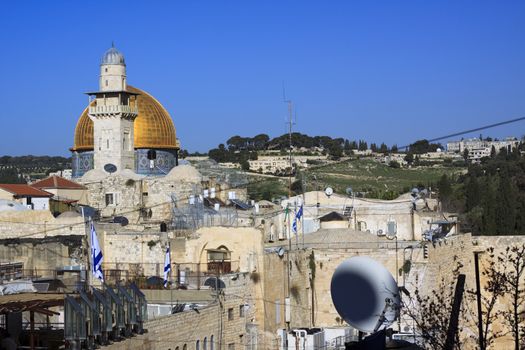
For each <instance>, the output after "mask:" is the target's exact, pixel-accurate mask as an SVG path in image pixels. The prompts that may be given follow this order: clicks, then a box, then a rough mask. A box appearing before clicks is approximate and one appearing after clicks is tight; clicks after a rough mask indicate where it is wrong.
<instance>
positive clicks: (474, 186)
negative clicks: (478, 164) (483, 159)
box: [465, 176, 481, 212]
mask: <svg viewBox="0 0 525 350" xmlns="http://www.w3.org/2000/svg"><path fill="white" fill-rule="evenodd" d="M480 204H481V188H480V187H479V182H478V178H477V177H476V176H469V177H468V180H467V184H466V186H465V210H466V211H467V212H468V211H471V210H472V209H474V208H475V207H477V206H478V205H480Z"/></svg>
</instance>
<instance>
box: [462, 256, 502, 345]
mask: <svg viewBox="0 0 525 350" xmlns="http://www.w3.org/2000/svg"><path fill="white" fill-rule="evenodd" d="M486 254H487V255H488V259H484V261H486V263H485V264H484V265H483V266H482V269H481V276H483V280H484V281H485V283H484V284H483V286H482V287H481V288H482V290H481V293H480V302H481V315H482V322H483V323H482V329H483V339H482V340H483V344H484V346H485V348H490V347H491V346H492V345H493V344H494V341H495V340H496V339H497V338H499V337H500V336H502V335H504V334H503V332H501V331H495V330H494V329H493V327H492V326H493V325H494V323H495V322H498V318H499V317H500V316H502V315H501V312H498V310H497V309H496V305H497V303H498V301H499V300H500V299H501V298H502V297H503V296H504V295H505V291H506V287H505V283H506V278H507V266H508V264H506V263H502V261H500V260H499V259H500V258H499V257H498V258H496V253H495V252H494V248H493V247H490V248H488V249H487V251H486ZM468 293H469V296H470V297H469V300H470V301H471V302H472V304H474V303H475V302H477V300H476V299H477V297H476V294H477V293H476V291H475V290H469V291H468ZM478 342H479V336H478Z"/></svg>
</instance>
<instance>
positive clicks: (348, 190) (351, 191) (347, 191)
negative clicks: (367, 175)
mask: <svg viewBox="0 0 525 350" xmlns="http://www.w3.org/2000/svg"><path fill="white" fill-rule="evenodd" d="M352 193H354V191H353V190H352V187H347V188H346V194H347V195H349V196H351V195H352Z"/></svg>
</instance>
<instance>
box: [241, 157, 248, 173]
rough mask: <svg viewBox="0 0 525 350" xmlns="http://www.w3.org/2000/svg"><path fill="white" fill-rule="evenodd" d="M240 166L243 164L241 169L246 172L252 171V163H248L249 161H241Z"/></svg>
mask: <svg viewBox="0 0 525 350" xmlns="http://www.w3.org/2000/svg"><path fill="white" fill-rule="evenodd" d="M240 164H241V169H242V170H244V171H248V170H250V162H248V160H246V159H243V160H241V162H240Z"/></svg>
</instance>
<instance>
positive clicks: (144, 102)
mask: <svg viewBox="0 0 525 350" xmlns="http://www.w3.org/2000/svg"><path fill="white" fill-rule="evenodd" d="M127 90H128V91H129V92H133V93H136V94H139V95H138V96H137V104H138V107H139V114H138V116H137V118H136V119H135V126H134V128H133V131H134V134H135V137H134V140H135V141H134V142H135V145H134V147H135V148H157V149H179V148H180V146H179V143H178V141H177V137H176V133H175V126H174V125H173V120H171V117H170V115H169V113H168V111H166V109H164V107H163V106H162V105H161V104H160V102H159V101H157V100H156V99H155V98H154V97H153V96H151V95H150V94H148V93H147V92H145V91H142V90H140V89H137V88H134V87H133V86H130V85H128V87H127ZM71 150H72V151H91V150H93V121H92V120H91V119H89V116H88V109H87V107H86V109H84V111H83V112H82V114H81V115H80V118H79V119H78V122H77V126H76V128H75V140H74V145H73V147H72V148H71Z"/></svg>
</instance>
